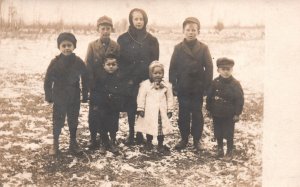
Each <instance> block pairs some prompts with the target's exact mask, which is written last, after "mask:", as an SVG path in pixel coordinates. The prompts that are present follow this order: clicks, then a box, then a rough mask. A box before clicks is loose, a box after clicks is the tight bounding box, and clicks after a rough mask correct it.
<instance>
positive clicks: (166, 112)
mask: <svg viewBox="0 0 300 187" xmlns="http://www.w3.org/2000/svg"><path fill="white" fill-rule="evenodd" d="M149 77H150V79H148V80H145V81H143V82H141V84H140V88H139V93H138V96H137V115H138V118H137V121H136V131H137V132H142V133H146V137H147V142H146V145H145V147H146V149H147V150H151V149H152V148H153V144H152V140H153V136H157V141H158V146H157V150H158V152H164V151H165V149H166V147H165V146H163V141H164V135H166V134H169V133H171V132H172V125H171V123H170V120H169V119H170V118H171V117H172V111H173V92H172V85H171V84H170V83H169V82H165V81H164V80H163V77H164V66H163V64H161V63H160V62H158V61H153V62H152V63H151V64H150V66H149Z"/></svg>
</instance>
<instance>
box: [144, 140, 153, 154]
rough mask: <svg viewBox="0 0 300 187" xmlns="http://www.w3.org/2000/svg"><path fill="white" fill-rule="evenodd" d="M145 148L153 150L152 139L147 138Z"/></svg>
mask: <svg viewBox="0 0 300 187" xmlns="http://www.w3.org/2000/svg"><path fill="white" fill-rule="evenodd" d="M145 149H146V150H147V151H151V150H152V149H153V144H152V140H147V142H146V144H145Z"/></svg>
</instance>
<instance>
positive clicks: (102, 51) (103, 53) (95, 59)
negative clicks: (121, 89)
mask: <svg viewBox="0 0 300 187" xmlns="http://www.w3.org/2000/svg"><path fill="white" fill-rule="evenodd" d="M119 50H120V47H119V45H118V44H117V43H116V42H115V41H113V40H108V41H102V40H101V39H97V40H95V41H93V42H91V43H90V44H89V46H88V50H87V54H86V58H85V63H86V65H87V70H88V75H89V83H90V84H89V91H90V95H93V90H94V87H95V77H97V76H98V77H99V76H100V75H99V74H101V73H102V72H103V71H102V70H103V63H104V60H105V58H106V57H107V56H110V55H114V56H116V57H117V58H118V56H119ZM93 108H94V100H93V98H91V97H90V103H89V116H88V122H89V130H90V133H91V141H92V142H96V136H97V131H98V130H97V129H98V127H97V122H96V119H97V115H98V114H97V112H95V111H94V110H93Z"/></svg>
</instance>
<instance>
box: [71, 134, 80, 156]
mask: <svg viewBox="0 0 300 187" xmlns="http://www.w3.org/2000/svg"><path fill="white" fill-rule="evenodd" d="M69 151H70V152H71V154H75V155H77V154H81V153H82V150H81V149H80V147H79V146H78V143H77V141H76V139H75V138H71V140H70V146H69Z"/></svg>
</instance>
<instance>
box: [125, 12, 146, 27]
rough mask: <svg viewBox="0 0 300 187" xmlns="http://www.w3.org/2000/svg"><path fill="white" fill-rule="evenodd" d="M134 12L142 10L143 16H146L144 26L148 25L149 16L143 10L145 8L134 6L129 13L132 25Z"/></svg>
mask: <svg viewBox="0 0 300 187" xmlns="http://www.w3.org/2000/svg"><path fill="white" fill-rule="evenodd" d="M133 12H140V13H142V15H143V18H144V27H146V25H147V23H148V16H147V13H146V12H145V11H144V10H143V9H140V8H134V9H132V10H131V11H130V13H129V23H130V25H131V26H133V21H132V14H133Z"/></svg>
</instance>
